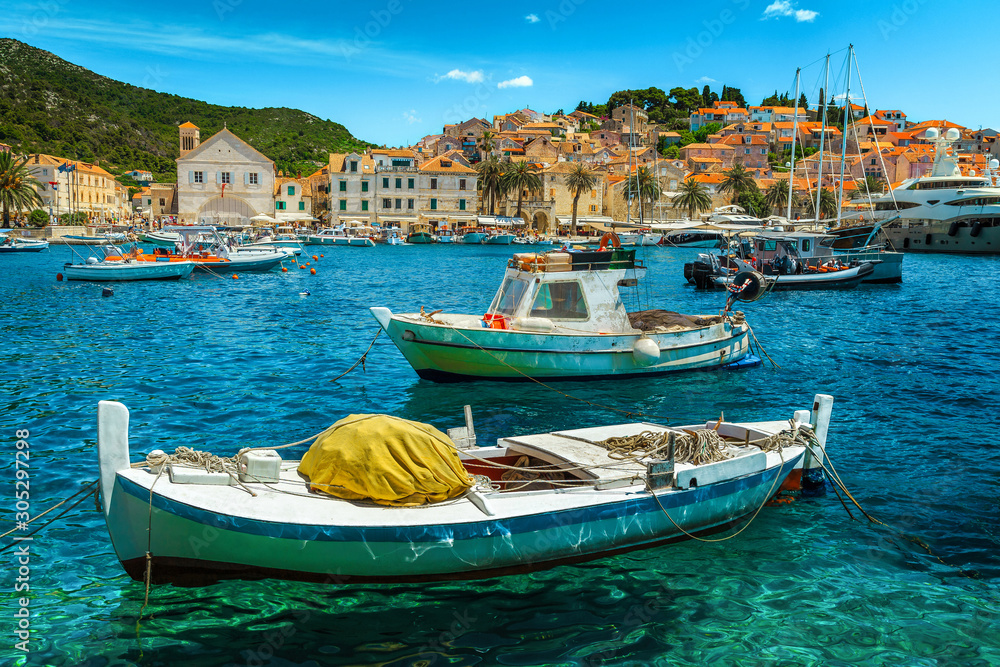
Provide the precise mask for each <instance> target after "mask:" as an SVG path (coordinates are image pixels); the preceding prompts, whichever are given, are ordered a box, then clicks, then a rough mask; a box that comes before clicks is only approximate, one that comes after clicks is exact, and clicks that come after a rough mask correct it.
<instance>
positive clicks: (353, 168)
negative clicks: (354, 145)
mask: <svg viewBox="0 0 1000 667" xmlns="http://www.w3.org/2000/svg"><path fill="white" fill-rule="evenodd" d="M351 172H353V173H355V174H356V173H358V161H357V160H351Z"/></svg>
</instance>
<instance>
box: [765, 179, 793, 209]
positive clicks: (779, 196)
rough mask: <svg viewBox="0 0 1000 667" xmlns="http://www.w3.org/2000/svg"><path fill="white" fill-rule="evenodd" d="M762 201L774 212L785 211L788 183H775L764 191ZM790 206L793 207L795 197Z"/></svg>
mask: <svg viewBox="0 0 1000 667" xmlns="http://www.w3.org/2000/svg"><path fill="white" fill-rule="evenodd" d="M764 201H766V202H767V203H768V206H770V207H771V208H772V209H774V210H776V211H783V210H785V209H786V208H787V207H788V181H775V182H774V183H773V184H772V185H771V186H770V187H769V188H768V189H767V190H765V191H764ZM792 205H793V206H794V205H795V197H792Z"/></svg>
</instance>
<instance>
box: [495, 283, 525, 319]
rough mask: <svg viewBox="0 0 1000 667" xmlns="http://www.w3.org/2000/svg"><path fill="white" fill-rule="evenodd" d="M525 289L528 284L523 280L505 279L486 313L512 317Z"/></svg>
mask: <svg viewBox="0 0 1000 667" xmlns="http://www.w3.org/2000/svg"><path fill="white" fill-rule="evenodd" d="M527 289H528V283H526V282H524V281H523V280H515V279H514V278H507V279H505V280H504V281H503V285H501V286H500V291H499V292H497V295H496V296H495V297H493V303H492V304H490V309H489V311H488V312H491V313H497V314H498V315H507V316H508V317H511V316H513V315H514V311H516V310H517V307H518V306H519V305H520V303H521V299H523V298H524V293H525V292H526V291H527Z"/></svg>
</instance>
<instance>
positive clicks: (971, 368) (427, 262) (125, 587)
mask: <svg viewBox="0 0 1000 667" xmlns="http://www.w3.org/2000/svg"><path fill="white" fill-rule="evenodd" d="M310 250H311V251H312V252H316V253H319V252H320V251H322V252H323V253H324V254H325V257H324V258H322V259H320V261H319V262H318V263H314V266H316V268H317V270H318V272H317V275H315V276H312V275H309V274H308V271H306V270H299V269H297V268H295V269H290V270H289V272H288V273H279V272H273V273H268V274H258V275H252V274H251V275H244V276H241V278H240V279H239V280H231V279H219V278H214V277H211V276H197V277H195V278H193V279H188V280H184V281H181V282H180V283H176V284H169V283H136V284H122V285H116V286H114V289H115V295H114V296H113V297H110V298H102V297H101V286H99V285H96V284H88V283H66V282H61V283H60V282H56V281H55V274H56V273H57V272H58V271H59V270H60V268H61V266H62V263H63V262H64V261H66V260H67V259H69V258H70V256H71V253H70V251H69V250H68V249H66V248H53V249H52V250H50V251H49V252H46V253H42V254H40V255H31V254H17V255H6V256H0V271H2V275H3V281H2V284H3V286H4V290H3V294H4V299H3V302H2V304H0V314H2V316H0V322H2V332H3V338H2V341H3V366H2V369H3V372H2V375H0V442H3V443H6V444H3V445H2V446H0V452H2V453H0V457H2V458H0V475H2V480H3V481H2V483H0V489H2V491H0V494H2V495H0V497H2V501H0V507H2V508H3V511H2V512H0V518H2V519H3V523H0V527H2V531H0V532H3V531H6V530H9V529H10V528H12V527H13V526H14V524H13V523H11V522H12V521H13V519H14V481H15V480H14V475H15V468H14V465H15V464H14V451H15V449H14V443H15V441H16V439H17V438H16V437H15V431H16V430H17V429H29V430H30V438H29V442H30V454H31V459H30V463H31V468H30V472H31V479H30V483H31V487H30V488H31V503H32V513H33V514H35V513H37V512H39V511H40V510H42V509H44V508H47V507H49V506H50V505H51V504H52V503H54V502H56V501H58V500H59V499H61V498H64V497H66V496H67V495H69V494H70V493H71V492H72V491H74V490H76V489H78V488H79V486H80V485H81V484H82V483H83V482H86V481H90V480H93V479H95V478H96V477H97V468H96V465H97V463H96V407H97V402H98V401H99V400H102V399H115V400H120V401H122V402H124V403H125V404H126V405H127V406H128V407H129V409H130V410H131V415H132V417H131V443H132V451H133V452H146V451H149V450H151V449H154V448H162V449H166V450H168V451H173V449H174V448H175V447H176V446H178V445H181V444H186V445H191V446H195V447H198V448H203V449H208V450H210V451H213V452H215V453H218V454H223V455H231V454H233V453H235V452H236V450H238V449H239V448H240V447H244V446H259V445H266V444H272V445H273V444H280V443H285V442H290V441H294V440H298V439H301V438H304V437H306V436H308V435H311V434H314V433H316V432H318V431H320V430H322V429H324V428H325V427H327V426H328V425H329V424H331V423H333V422H334V421H336V420H337V419H339V418H341V417H342V416H344V415H347V414H349V413H356V412H387V413H391V414H394V415H398V416H402V417H406V418H409V419H416V420H420V421H426V422H430V423H432V424H434V425H436V426H438V427H439V428H442V429H444V428H448V427H451V426H457V425H460V424H461V423H462V416H461V410H462V406H463V405H464V404H466V403H470V404H471V405H472V408H473V412H474V416H475V419H476V427H477V432H478V435H479V437H480V439H481V441H490V440H493V439H495V438H497V437H499V436H502V435H513V434H518V433H531V432H538V431H545V430H553V429H560V428H567V427H583V426H592V425H599V424H606V423H615V422H620V421H622V420H623V418H622V417H621V415H618V414H616V413H614V412H611V411H606V410H601V409H596V408H592V407H590V406H587V405H585V404H583V403H581V402H578V401H574V400H572V399H570V398H566V397H564V396H561V395H559V394H556V393H554V392H551V391H549V390H547V389H545V388H543V387H540V386H537V385H532V384H517V385H511V384H490V383H474V384H453V385H437V384H433V383H429V382H426V381H422V380H419V379H418V378H417V376H416V374H415V373H414V372H413V371H412V370H411V368H410V367H409V365H408V364H407V363H406V362H405V361H404V359H403V358H402V356H401V355H400V354H399V353H398V351H397V350H396V349H395V347H394V346H393V345H392V344H391V343H390V342H389V341H388V340H387V339H385V338H384V337H382V338H379V340H378V342H376V344H375V346H374V348H373V349H372V351H371V353H370V355H369V358H368V362H367V370H366V372H362V369H361V368H360V367H359V368H358V369H357V370H355V371H354V372H352V373H351V374H349V375H348V376H346V377H345V378H343V379H342V380H340V381H339V382H336V383H332V382H330V379H331V378H333V377H336V376H337V375H339V374H340V373H341V372H343V371H344V370H346V369H347V368H348V367H349V366H350V364H352V363H353V362H354V361H355V360H356V359H357V358H358V357H359V356H360V355H361V353H362V352H364V350H365V348H366V347H367V346H368V344H369V343H370V342H371V340H372V338H373V336H374V335H375V333H376V331H377V325H376V323H375V321H374V319H373V318H372V317H371V315H370V314H369V313H368V308H369V306H372V305H384V306H388V307H390V308H392V309H393V310H394V311H412V310H417V309H418V308H419V306H421V305H423V306H425V307H426V309H427V310H435V309H437V308H444V309H446V310H449V311H458V312H472V313H480V312H483V311H484V310H485V308H486V307H487V305H488V302H489V300H490V298H491V297H492V294H493V292H494V291H495V289H496V287H497V285H498V283H499V280H500V277H501V274H502V271H503V268H504V264H505V262H506V259H507V258H508V257H509V256H510V253H511V248H504V247H488V246H482V247H464V246H450V247H449V246H404V247H386V246H380V247H377V248H374V249H370V250H365V249H354V248H322V249H320V248H315V249H310ZM84 252H86V251H84ZM696 252H697V251H685V250H674V249H660V248H651V249H646V250H643V251H640V255H642V254H644V255H645V257H646V261H647V264H648V265H649V267H650V273H649V278H648V280H647V281H646V283H644V284H643V286H642V287H640V289H639V295H641V298H642V302H641V305H642V306H646V305H647V303H650V302H651V304H652V305H653V306H655V307H665V308H668V309H675V310H680V311H682V312H689V313H712V312H717V311H718V310H719V308H720V307H721V300H722V298H723V296H722V294H721V293H718V292H716V293H700V292H696V291H695V290H694V289H693V288H690V287H688V286H686V285H685V284H684V280H683V277H682V275H681V268H682V265H683V263H684V261H689V260H690V259H691V257H692V256H693V254H695V253H696ZM998 273H1000V258H995V257H994V258H974V257H972V258H969V257H957V256H955V257H952V256H938V257H922V256H919V255H908V256H907V257H906V258H905V265H904V280H905V282H904V283H903V284H902V285H890V286H877V285H872V286H863V287H860V288H858V289H856V290H851V291H846V292H837V293H835V292H831V293H819V292H799V293H774V294H772V295H769V297H768V298H767V299H766V300H764V301H761V302H758V303H754V304H750V305H748V306H746V308H745V310H746V312H747V316H748V319H749V321H750V322H751V324H752V325H753V326H754V328H755V331H756V333H757V337H758V338H759V340H760V342H761V343H762V344H763V346H764V348H765V349H766V350H767V352H768V353H769V354H770V355H771V357H772V358H773V359H774V360H775V361H776V362H777V363H778V364H779V365H780V369H776V368H772V367H770V366H769V365H765V366H763V367H760V368H754V369H749V370H745V371H711V372H703V373H692V374H680V375H674V376H669V377H664V378H659V379H649V380H636V381H626V382H593V383H560V384H559V388H560V389H561V390H564V391H567V392H569V393H571V394H574V395H576V396H579V397H581V398H586V399H588V400H591V401H594V402H597V403H600V404H605V405H612V406H620V407H622V408H627V409H639V410H643V411H645V412H647V413H649V414H651V415H657V416H660V418H663V419H666V418H669V419H670V420H671V421H672V422H674V423H686V422H694V421H704V420H705V419H708V418H713V417H715V416H717V415H718V414H719V412H720V411H723V410H724V411H725V415H726V418H727V419H730V420H735V421H744V420H757V419H778V418H785V417H790V416H791V414H792V412H793V410H795V409H797V408H808V407H810V404H811V401H812V397H813V395H814V394H815V393H817V392H824V393H830V394H833V395H834V396H835V404H834V413H833V423H832V426H831V433H830V440H829V443H828V450H829V452H830V456H831V458H832V460H833V462H834V463H835V464H836V465H837V468H838V470H839V471H840V473H841V476H842V477H843V479H844V481H845V482H846V483H847V485H848V486H849V488H851V490H852V491H853V493H854V495H855V497H856V498H857V499H858V501H859V502H860V503H861V504H862V505H863V506H864V507H865V508H866V509H867V510H868V511H869V512H871V513H872V514H873V515H874V516H876V517H878V518H879V519H881V520H883V521H885V522H886V523H888V524H891V525H892V526H893V527H894V528H896V529H897V530H898V531H901V533H902V534H903V536H901V535H900V532H896V531H893V530H889V529H886V528H882V527H878V526H873V525H871V524H868V523H867V522H864V523H862V522H859V521H852V520H851V519H850V518H849V517H848V516H847V515H846V513H845V511H844V510H843V508H842V507H841V505H840V502H839V501H838V500H837V498H836V496H835V495H833V494H832V493H830V494H827V495H823V496H819V497H815V498H804V499H800V500H798V501H796V502H794V503H792V504H789V505H780V506H776V507H768V508H766V510H765V511H763V512H762V513H761V514H760V516H759V517H758V518H757V520H756V521H755V522H754V523H753V525H751V526H750V527H749V528H748V529H747V530H746V531H744V532H743V533H742V534H740V535H739V536H737V537H736V538H734V539H732V540H728V541H724V542H718V543H711V544H706V543H700V542H693V541H692V542H686V543H682V544H677V545H673V546H668V547H663V548H658V549H652V550H647V551H640V552H635V553H632V554H628V555H622V556H618V557H614V558H608V559H603V560H598V561H593V562H590V563H586V564H582V565H577V566H564V567H559V568H556V569H552V570H548V571H544V572H539V573H535V574H531V575H523V576H515V577H507V578H499V579H492V580H487V581H482V582H471V583H446V584H433V585H380V586H373V585H356V586H339V587H338V586H327V587H323V586H317V585H312V584H299V583H287V582H277V581H263V582H227V583H221V584H218V585H215V586H211V587H206V588H193V589H190V588H189V589H185V588H177V587H173V586H155V587H153V589H152V590H151V591H150V595H149V606H148V607H147V608H146V610H145V612H144V618H143V620H142V621H141V622H140V623H138V624H137V618H138V616H139V611H140V607H141V606H142V604H143V597H144V588H143V585H142V584H141V583H136V582H134V581H132V580H131V579H129V578H128V577H127V576H126V575H125V573H124V571H122V569H121V567H120V565H119V564H118V561H117V560H116V558H115V556H114V552H113V551H112V548H111V544H110V540H109V538H108V535H107V531H106V528H105V525H104V519H103V516H102V515H101V514H100V513H99V512H98V511H97V510H96V509H95V508H94V503H93V502H92V501H87V502H85V503H83V504H82V505H80V506H79V507H78V508H77V510H75V511H74V512H72V513H71V514H69V515H67V516H66V517H65V518H64V519H63V520H61V521H60V522H58V523H57V524H54V525H52V526H51V527H49V528H48V529H47V530H46V531H44V532H43V533H41V534H39V535H38V536H36V537H35V539H34V541H33V542H32V543H31V563H30V567H31V574H30V577H31V579H30V585H31V590H30V596H31V597H30V609H31V611H32V614H33V615H32V617H31V632H32V635H31V637H32V638H31V643H30V648H31V653H29V654H28V655H27V656H25V655H24V654H23V653H21V652H19V651H16V650H14V648H13V646H14V642H15V641H17V640H16V638H15V637H14V635H13V629H14V627H15V621H14V619H13V613H14V610H15V609H16V608H17V598H19V597H21V596H23V595H24V594H23V593H15V592H13V588H14V583H15V579H16V576H17V572H16V570H17V563H16V559H15V556H14V555H13V554H12V553H11V552H10V551H6V552H4V553H2V554H0V558H2V559H3V560H2V563H3V567H2V568H0V579H2V581H0V590H3V595H2V598H3V601H4V611H3V612H2V620H0V664H8V663H11V662H14V661H17V662H18V663H24V664H51V665H94V666H98V665H119V664H142V665H240V664H243V665H265V664H272V665H362V664H363V665H372V664H378V665H418V664H423V665H472V664H481V665H495V664H500V665H543V664H545V665H548V664H558V665H645V664H664V665H676V664H698V665H704V664H787V665H801V664H817V665H819V664H822V665H858V664H900V665H996V664H1000V556H998V555H997V551H998V548H1000V529H998V516H1000V507H998V505H1000V501H998V497H1000V493H998V491H1000V488H998V487H1000V481H998V480H1000V476H998V472H1000V449H998V447H997V443H998V440H1000V425H998V417H997V412H998V411H997V407H996V406H997V400H998V399H997V395H998V390H1000V380H998V379H997V370H998V362H997V358H998V357H997V342H998V335H997V329H996V325H995V323H994V320H995V312H996V308H997V303H998V301H1000V283H998V280H997V275H998ZM306 288H308V289H309V290H310V291H311V292H312V294H311V296H308V297H301V296H299V292H300V291H301V290H302V289H306ZM286 458H287V456H286ZM855 516H858V513H857V512H856V511H855ZM9 540H10V538H4V540H3V541H2V544H4V545H6V544H8V543H9Z"/></svg>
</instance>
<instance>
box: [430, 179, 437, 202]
mask: <svg viewBox="0 0 1000 667" xmlns="http://www.w3.org/2000/svg"><path fill="white" fill-rule="evenodd" d="M437 189H438V179H436V178H432V179H431V190H437ZM431 201H434V200H433V199H432V200H431Z"/></svg>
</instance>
